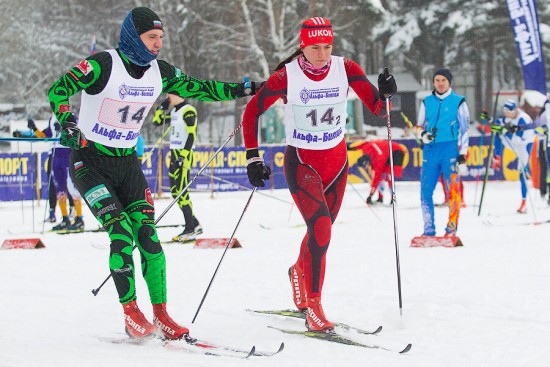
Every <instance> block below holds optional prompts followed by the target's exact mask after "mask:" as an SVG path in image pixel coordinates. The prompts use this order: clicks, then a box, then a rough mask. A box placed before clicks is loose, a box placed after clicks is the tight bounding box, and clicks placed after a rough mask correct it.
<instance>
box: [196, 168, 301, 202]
mask: <svg viewBox="0 0 550 367" xmlns="http://www.w3.org/2000/svg"><path fill="white" fill-rule="evenodd" d="M205 176H207V177H210V178H211V179H213V180H217V181H220V182H224V183H227V184H231V185H235V186H237V187H238V188H240V189H244V190H253V189H251V188H250V187H246V186H244V185H241V184H238V183H236V182H233V181H229V180H226V179H224V178H221V177H217V176H214V175H205ZM258 194H260V195H263V196H266V197H268V198H272V199H275V200H279V201H282V202H283V203H285V204H290V205H294V203H293V202H290V201H287V200H285V199H280V198H278V197H276V196H273V195H269V194H266V193H264V192H262V191H258Z"/></svg>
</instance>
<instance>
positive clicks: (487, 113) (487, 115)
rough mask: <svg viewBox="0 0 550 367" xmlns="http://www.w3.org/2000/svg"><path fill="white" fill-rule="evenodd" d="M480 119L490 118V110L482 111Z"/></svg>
mask: <svg viewBox="0 0 550 367" xmlns="http://www.w3.org/2000/svg"><path fill="white" fill-rule="evenodd" d="M479 119H480V120H481V121H487V120H489V112H487V111H481V115H479Z"/></svg>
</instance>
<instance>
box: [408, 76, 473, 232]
mask: <svg viewBox="0 0 550 367" xmlns="http://www.w3.org/2000/svg"><path fill="white" fill-rule="evenodd" d="M452 81H453V75H452V74H451V71H450V70H449V69H444V68H442V69H437V70H436V71H435V72H434V74H433V83H434V90H433V92H432V94H430V95H429V96H427V97H426V98H424V101H423V102H422V104H421V105H420V110H419V112H418V122H417V124H416V131H417V135H419V136H420V137H421V139H422V143H423V144H424V146H423V147H422V169H421V173H420V202H421V207H422V218H423V220H424V232H423V236H435V235H436V229H435V221H434V201H433V193H434V190H435V187H436V185H437V181H438V179H439V176H440V175H441V174H443V180H444V184H445V186H446V189H447V190H448V191H449V193H450V199H449V220H448V221H447V226H446V227H445V236H455V235H456V232H457V229H458V217H459V212H460V206H461V203H460V201H461V199H460V193H459V192H460V175H464V174H466V173H467V172H468V167H467V166H466V153H467V152H468V144H469V126H470V112H469V110H468V105H467V103H466V99H465V98H464V97H463V96H460V95H458V94H456V93H455V92H454V91H453V89H452V88H451V83H452Z"/></svg>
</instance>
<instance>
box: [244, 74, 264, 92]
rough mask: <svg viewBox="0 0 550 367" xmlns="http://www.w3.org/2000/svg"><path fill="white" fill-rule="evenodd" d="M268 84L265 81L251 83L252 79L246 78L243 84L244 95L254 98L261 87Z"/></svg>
mask: <svg viewBox="0 0 550 367" xmlns="http://www.w3.org/2000/svg"><path fill="white" fill-rule="evenodd" d="M265 83H266V82H265V81H263V82H254V81H252V82H251V81H250V79H249V78H248V77H245V78H244V83H243V90H244V94H245V95H246V96H253V95H255V94H256V93H257V92H258V91H259V90H260V88H261V87H263V86H264V84H265Z"/></svg>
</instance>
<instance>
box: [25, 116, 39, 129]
mask: <svg viewBox="0 0 550 367" xmlns="http://www.w3.org/2000/svg"><path fill="white" fill-rule="evenodd" d="M27 127H28V128H29V129H31V130H32V131H36V130H38V128H37V127H36V124H35V123H34V120H33V119H31V118H30V119H28V120H27Z"/></svg>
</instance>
